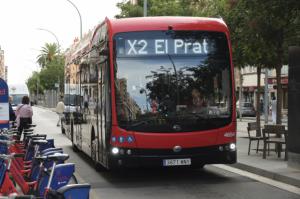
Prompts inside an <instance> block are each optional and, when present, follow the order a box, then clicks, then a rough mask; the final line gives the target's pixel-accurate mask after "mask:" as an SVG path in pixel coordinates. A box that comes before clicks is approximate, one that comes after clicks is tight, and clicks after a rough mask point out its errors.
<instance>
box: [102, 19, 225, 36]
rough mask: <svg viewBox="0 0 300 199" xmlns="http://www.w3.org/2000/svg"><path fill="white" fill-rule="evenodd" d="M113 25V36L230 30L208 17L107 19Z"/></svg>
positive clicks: (221, 21)
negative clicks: (140, 33)
mask: <svg viewBox="0 0 300 199" xmlns="http://www.w3.org/2000/svg"><path fill="white" fill-rule="evenodd" d="M107 21H108V22H109V23H110V25H111V31H112V34H115V33H118V32H131V31H142V30H148V31H150V30H168V28H169V27H170V26H171V27H172V28H173V30H207V31H217V32H227V33H228V28H227V26H226V24H225V23H224V21H223V20H222V19H221V18H220V19H219V18H206V17H137V18H122V19H107Z"/></svg>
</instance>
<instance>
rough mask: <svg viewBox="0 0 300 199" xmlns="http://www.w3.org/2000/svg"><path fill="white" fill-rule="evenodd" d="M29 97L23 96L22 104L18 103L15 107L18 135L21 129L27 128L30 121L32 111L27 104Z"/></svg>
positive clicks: (20, 134)
mask: <svg viewBox="0 0 300 199" xmlns="http://www.w3.org/2000/svg"><path fill="white" fill-rule="evenodd" d="M29 102H30V100H29V97H28V96H24V97H23V98H22V104H19V105H18V106H17V109H16V116H17V117H16V121H17V127H18V132H19V133H18V135H19V136H20V137H21V136H22V132H23V129H26V128H28V124H31V123H32V115H33V111H32V108H31V106H30V105H29Z"/></svg>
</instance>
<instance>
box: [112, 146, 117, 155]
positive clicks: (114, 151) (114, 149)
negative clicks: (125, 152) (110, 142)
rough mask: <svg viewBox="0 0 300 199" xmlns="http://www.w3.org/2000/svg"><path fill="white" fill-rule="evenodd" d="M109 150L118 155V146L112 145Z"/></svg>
mask: <svg viewBox="0 0 300 199" xmlns="http://www.w3.org/2000/svg"><path fill="white" fill-rule="evenodd" d="M111 152H112V154H114V155H118V154H119V148H118V147H113V148H112V149H111Z"/></svg>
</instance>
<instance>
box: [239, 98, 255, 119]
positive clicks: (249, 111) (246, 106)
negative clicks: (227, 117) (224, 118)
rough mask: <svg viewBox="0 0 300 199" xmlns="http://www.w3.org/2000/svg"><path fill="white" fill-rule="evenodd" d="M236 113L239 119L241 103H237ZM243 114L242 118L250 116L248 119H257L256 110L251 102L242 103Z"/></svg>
mask: <svg viewBox="0 0 300 199" xmlns="http://www.w3.org/2000/svg"><path fill="white" fill-rule="evenodd" d="M236 111H237V114H236V115H237V117H239V116H240V111H239V101H238V102H237V103H236ZM241 114H242V117H244V116H248V117H255V116H256V110H255V108H254V106H253V104H252V103H251V102H242V106H241Z"/></svg>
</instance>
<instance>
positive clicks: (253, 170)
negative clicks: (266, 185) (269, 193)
mask: <svg viewBox="0 0 300 199" xmlns="http://www.w3.org/2000/svg"><path fill="white" fill-rule="evenodd" d="M228 166H230V167H234V168H237V169H241V170H244V171H248V172H250V173H254V174H256V175H260V176H263V177H266V178H270V179H272V180H276V181H279V182H283V183H286V184H289V185H293V186H296V187H299V188H300V179H295V178H291V177H288V176H285V175H281V174H278V173H274V172H271V171H267V170H264V169H260V168H257V167H253V166H249V165H246V164H243V163H235V164H233V165H228Z"/></svg>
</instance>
